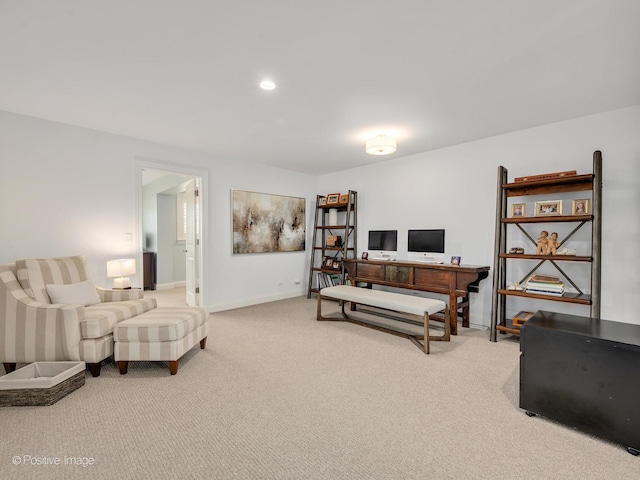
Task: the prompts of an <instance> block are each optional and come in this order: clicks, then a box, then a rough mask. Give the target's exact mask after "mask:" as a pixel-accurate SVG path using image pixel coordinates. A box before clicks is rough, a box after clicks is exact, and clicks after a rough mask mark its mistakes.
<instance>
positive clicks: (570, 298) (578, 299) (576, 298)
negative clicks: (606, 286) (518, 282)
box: [498, 289, 591, 305]
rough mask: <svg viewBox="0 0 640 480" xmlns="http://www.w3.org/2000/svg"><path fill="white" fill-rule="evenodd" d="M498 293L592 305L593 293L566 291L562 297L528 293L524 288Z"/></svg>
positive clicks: (499, 291)
mask: <svg viewBox="0 0 640 480" xmlns="http://www.w3.org/2000/svg"><path fill="white" fill-rule="evenodd" d="M498 294H500V295H509V296H513V297H526V298H537V299H538V300H551V301H553V302H565V303H578V304H580V305H591V295H586V294H579V293H570V292H565V293H564V294H563V295H562V296H561V297H556V296H555V295H542V294H539V293H527V292H524V291H522V290H505V289H498Z"/></svg>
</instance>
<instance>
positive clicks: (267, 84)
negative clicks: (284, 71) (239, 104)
mask: <svg viewBox="0 0 640 480" xmlns="http://www.w3.org/2000/svg"><path fill="white" fill-rule="evenodd" d="M260 88H261V89H263V90H273V89H274V88H276V84H275V83H273V82H272V81H271V80H263V81H261V82H260Z"/></svg>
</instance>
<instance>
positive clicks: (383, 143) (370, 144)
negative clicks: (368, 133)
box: [365, 135, 398, 155]
mask: <svg viewBox="0 0 640 480" xmlns="http://www.w3.org/2000/svg"><path fill="white" fill-rule="evenodd" d="M397 146H398V144H397V142H396V139H395V138H391V137H389V136H387V135H377V136H375V137H373V138H370V139H369V140H367V143H366V144H365V150H366V152H367V153H368V154H369V155H389V154H391V153H393V152H395V151H396V148H397Z"/></svg>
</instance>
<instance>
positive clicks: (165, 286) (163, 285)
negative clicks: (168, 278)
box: [156, 280, 187, 290]
mask: <svg viewBox="0 0 640 480" xmlns="http://www.w3.org/2000/svg"><path fill="white" fill-rule="evenodd" d="M186 286H187V282H186V281H184V280H182V281H180V282H171V283H156V290H171V289H172V288H178V287H186Z"/></svg>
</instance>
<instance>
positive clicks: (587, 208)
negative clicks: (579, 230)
mask: <svg viewBox="0 0 640 480" xmlns="http://www.w3.org/2000/svg"><path fill="white" fill-rule="evenodd" d="M580 204H582V208H580ZM590 213H591V201H590V200H589V199H588V198H578V199H575V200H573V202H571V215H589V214H590Z"/></svg>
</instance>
